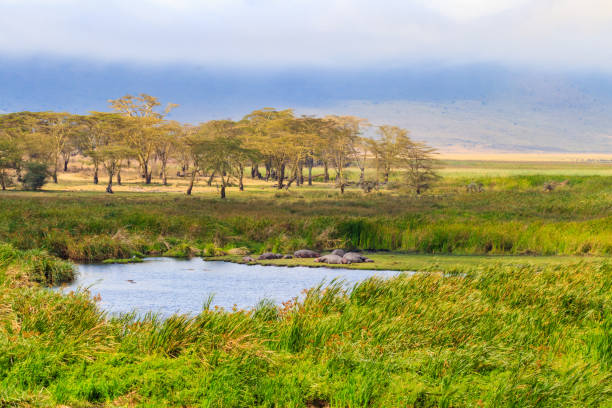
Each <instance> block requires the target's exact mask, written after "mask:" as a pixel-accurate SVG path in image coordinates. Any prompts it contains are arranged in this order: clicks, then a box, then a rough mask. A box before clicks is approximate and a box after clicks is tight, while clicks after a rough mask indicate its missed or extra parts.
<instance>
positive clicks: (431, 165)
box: [398, 142, 439, 195]
mask: <svg viewBox="0 0 612 408" xmlns="http://www.w3.org/2000/svg"><path fill="white" fill-rule="evenodd" d="M435 153H436V149H434V148H432V147H429V146H427V145H426V144H424V143H420V142H417V143H415V142H412V143H410V144H408V145H404V146H402V149H401V150H400V151H399V154H398V157H399V160H400V161H401V164H402V167H405V168H406V181H407V184H408V186H409V187H410V188H411V189H412V190H414V192H415V193H416V194H417V195H420V194H421V193H422V192H423V191H425V190H427V189H429V188H430V187H431V185H432V183H433V182H434V181H436V180H438V179H439V176H438V174H437V173H436V165H437V163H436V160H435V159H434V158H433V155H434V154H435Z"/></svg>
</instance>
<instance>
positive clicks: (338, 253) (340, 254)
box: [331, 249, 346, 256]
mask: <svg viewBox="0 0 612 408" xmlns="http://www.w3.org/2000/svg"><path fill="white" fill-rule="evenodd" d="M331 253H332V255H338V256H344V254H345V253H346V252H344V249H334V250H333V251H332V252H331Z"/></svg>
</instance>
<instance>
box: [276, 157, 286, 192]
mask: <svg viewBox="0 0 612 408" xmlns="http://www.w3.org/2000/svg"><path fill="white" fill-rule="evenodd" d="M284 181H285V164H284V163H283V164H282V165H281V166H280V169H279V170H278V189H279V190H280V189H282V188H283V182H284Z"/></svg>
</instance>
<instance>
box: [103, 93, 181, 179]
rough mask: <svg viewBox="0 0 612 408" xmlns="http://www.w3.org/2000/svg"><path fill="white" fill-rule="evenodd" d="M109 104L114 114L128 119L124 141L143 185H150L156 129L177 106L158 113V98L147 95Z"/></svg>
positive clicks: (122, 99) (127, 96) (167, 106)
mask: <svg viewBox="0 0 612 408" xmlns="http://www.w3.org/2000/svg"><path fill="white" fill-rule="evenodd" d="M109 103H110V105H111V107H112V108H113V109H114V110H115V111H116V112H119V113H121V114H122V115H125V116H126V117H128V118H130V121H129V122H128V123H129V124H128V126H127V132H126V141H127V143H128V145H129V146H130V147H131V148H132V149H133V151H134V154H135V156H136V158H137V159H138V162H139V164H140V168H141V170H142V174H143V176H144V179H145V184H151V178H152V177H153V174H152V173H153V169H152V168H151V159H152V158H153V156H154V154H155V147H156V138H157V136H158V134H159V133H158V130H157V129H156V128H158V127H159V126H161V124H162V121H163V119H164V117H165V116H166V115H167V114H168V113H169V112H170V111H171V110H172V109H174V108H175V107H177V106H178V105H176V104H171V103H169V104H168V105H166V108H165V109H164V110H163V111H162V112H159V111H158V110H157V109H158V108H159V106H160V105H161V103H160V102H159V100H158V98H156V97H154V96H150V95H147V94H140V95H139V96H133V95H126V96H124V97H122V98H119V99H111V100H109Z"/></svg>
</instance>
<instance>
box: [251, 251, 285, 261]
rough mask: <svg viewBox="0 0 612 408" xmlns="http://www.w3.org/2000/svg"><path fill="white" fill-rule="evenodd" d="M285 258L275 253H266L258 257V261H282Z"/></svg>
mask: <svg viewBox="0 0 612 408" xmlns="http://www.w3.org/2000/svg"><path fill="white" fill-rule="evenodd" d="M282 257H283V256H282V255H281V254H275V253H273V252H264V253H263V254H261V255H259V256H258V257H257V260H258V261H263V260H268V259H281V258H282Z"/></svg>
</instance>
